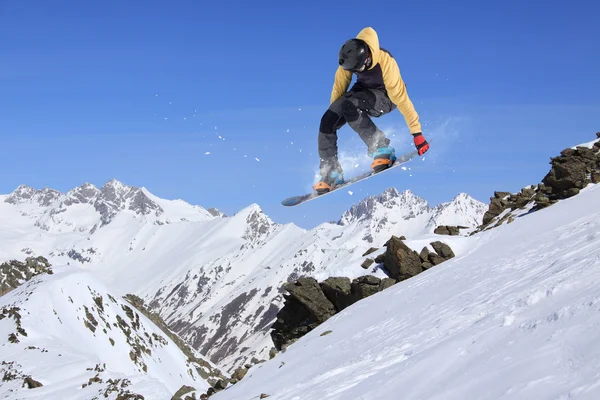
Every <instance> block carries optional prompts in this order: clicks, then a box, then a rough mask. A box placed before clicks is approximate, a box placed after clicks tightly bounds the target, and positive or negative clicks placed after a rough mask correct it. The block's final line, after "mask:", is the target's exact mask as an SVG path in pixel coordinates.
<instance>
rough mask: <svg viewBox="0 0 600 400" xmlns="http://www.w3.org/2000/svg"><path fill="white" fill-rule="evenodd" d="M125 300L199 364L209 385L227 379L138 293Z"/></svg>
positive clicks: (192, 360)
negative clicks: (148, 306)
mask: <svg viewBox="0 0 600 400" xmlns="http://www.w3.org/2000/svg"><path fill="white" fill-rule="evenodd" d="M125 300H127V301H128V302H129V303H130V304H131V305H132V306H133V307H135V308H136V309H137V310H138V311H139V312H141V313H142V314H144V315H145V316H146V318H148V319H149V320H150V321H152V322H153V323H154V324H155V325H156V326H157V327H159V328H160V329H161V330H162V331H163V333H164V334H165V335H167V336H168V337H169V339H171V340H172V341H173V343H175V344H176V345H177V347H179V349H180V350H181V351H182V352H183V354H185V355H186V356H187V357H188V362H190V363H192V364H196V365H198V368H196V370H197V371H198V374H199V375H200V376H201V377H202V379H204V380H205V381H206V382H208V384H209V385H211V386H214V385H215V384H216V383H217V382H218V381H219V380H220V379H226V376H224V375H223V374H222V373H221V371H219V369H218V368H217V367H216V366H215V365H213V364H211V363H209V362H208V361H206V360H204V359H202V358H200V357H199V356H198V353H197V352H196V351H195V350H194V349H192V348H191V347H190V346H188V344H187V343H185V342H184V341H183V340H182V339H181V338H180V337H179V336H177V335H176V334H175V333H174V332H173V331H172V330H171V329H169V327H168V326H167V324H166V323H165V321H163V319H162V318H161V317H160V316H159V315H158V314H156V313H153V312H152V311H150V310H148V308H147V307H146V306H145V305H144V301H143V300H142V299H140V298H139V297H138V296H136V295H133V294H128V295H127V296H125Z"/></svg>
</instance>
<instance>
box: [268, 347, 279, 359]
mask: <svg viewBox="0 0 600 400" xmlns="http://www.w3.org/2000/svg"><path fill="white" fill-rule="evenodd" d="M277 353H279V351H277V349H276V348H275V347H271V350H269V360H271V359H273V358H275V356H276V355H277Z"/></svg>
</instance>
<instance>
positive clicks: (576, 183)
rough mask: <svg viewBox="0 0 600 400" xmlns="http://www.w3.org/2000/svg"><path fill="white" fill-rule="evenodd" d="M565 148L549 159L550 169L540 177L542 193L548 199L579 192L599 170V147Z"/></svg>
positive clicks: (569, 195) (564, 196)
mask: <svg viewBox="0 0 600 400" xmlns="http://www.w3.org/2000/svg"><path fill="white" fill-rule="evenodd" d="M595 145H596V146H594V147H592V148H591V149H589V148H587V147H577V148H575V149H565V150H563V151H562V152H561V153H560V156H558V157H554V158H552V159H551V161H550V163H551V164H552V169H550V172H548V174H547V175H546V176H545V177H544V179H542V183H543V184H544V185H545V188H544V189H545V190H544V193H545V194H546V195H547V196H548V198H549V199H550V200H561V199H566V198H569V197H572V196H575V195H576V194H578V193H579V191H580V190H581V189H583V188H584V187H586V186H587V185H588V184H590V183H592V174H594V175H596V174H597V173H598V172H600V147H599V146H598V142H596V143H595Z"/></svg>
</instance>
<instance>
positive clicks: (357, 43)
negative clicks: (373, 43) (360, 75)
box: [339, 39, 369, 72]
mask: <svg viewBox="0 0 600 400" xmlns="http://www.w3.org/2000/svg"><path fill="white" fill-rule="evenodd" d="M367 58H369V46H368V45H367V43H366V42H365V41H364V40H361V39H350V40H348V41H346V43H344V45H343V46H342V48H341V49H340V54H339V63H340V65H341V66H342V68H344V69H345V70H347V71H352V72H355V71H358V70H359V69H360V68H361V67H362V66H363V65H365V63H366V62H367Z"/></svg>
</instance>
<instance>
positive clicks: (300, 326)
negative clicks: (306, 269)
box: [271, 277, 336, 350]
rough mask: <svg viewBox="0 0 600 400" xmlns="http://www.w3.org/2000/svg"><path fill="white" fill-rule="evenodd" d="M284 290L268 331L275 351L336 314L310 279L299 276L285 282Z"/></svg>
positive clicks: (329, 302) (332, 306)
mask: <svg viewBox="0 0 600 400" xmlns="http://www.w3.org/2000/svg"><path fill="white" fill-rule="evenodd" d="M284 289H285V290H287V291H288V292H289V293H290V294H289V295H284V299H285V302H284V305H283V307H282V308H281V310H279V312H278V313H277V319H276V321H275V323H274V324H273V326H272V329H273V330H272V331H271V339H272V340H273V344H274V345H275V348H276V349H277V350H282V349H284V348H286V347H287V346H288V345H290V344H291V343H293V342H295V341H296V340H298V339H299V338H300V337H302V336H304V335H306V334H307V333H308V332H310V331H311V330H313V329H314V328H316V327H317V326H319V325H320V324H321V323H323V322H324V321H326V320H327V319H328V318H329V317H331V316H332V315H334V314H335V313H336V308H335V306H334V305H333V303H332V302H331V301H330V300H329V299H328V298H327V297H326V296H325V294H324V293H323V291H322V290H321V287H320V285H319V284H318V283H317V281H316V280H315V279H314V278H306V277H302V278H299V279H298V280H297V281H296V282H294V283H291V284H290V283H287V284H285V285H284Z"/></svg>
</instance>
